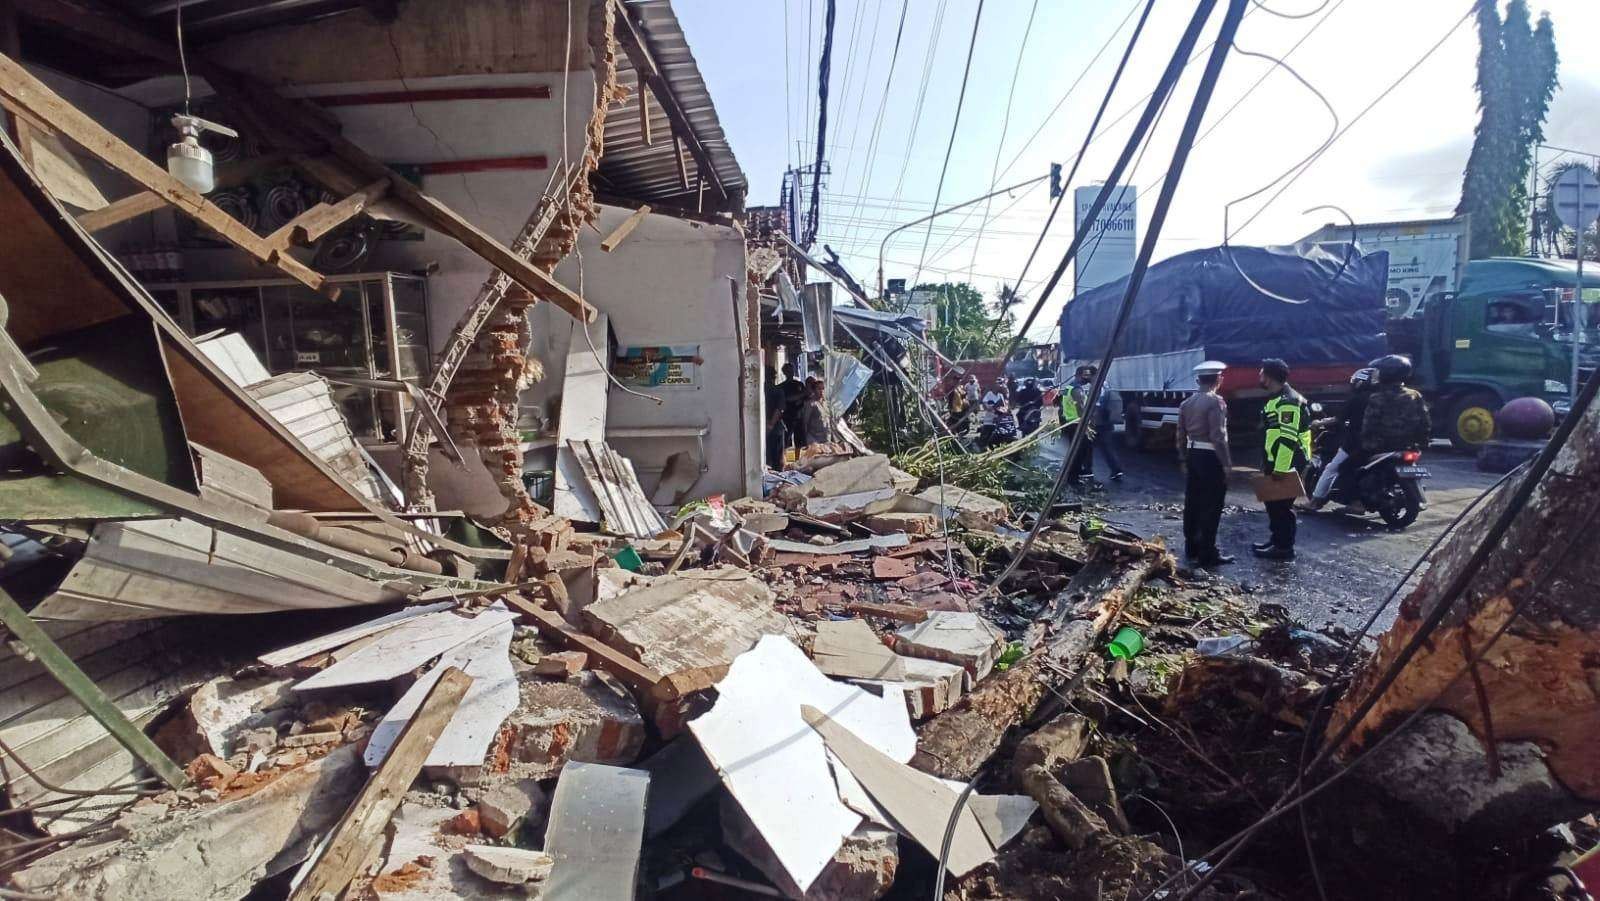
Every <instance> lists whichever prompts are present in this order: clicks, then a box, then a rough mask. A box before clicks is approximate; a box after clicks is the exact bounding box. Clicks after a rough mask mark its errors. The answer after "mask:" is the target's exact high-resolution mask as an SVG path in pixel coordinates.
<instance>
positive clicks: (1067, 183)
mask: <svg viewBox="0 0 1600 901" xmlns="http://www.w3.org/2000/svg"><path fill="white" fill-rule="evenodd" d="M1155 7H1156V0H1146V3H1145V6H1144V13H1143V14H1141V15H1140V16H1139V23H1138V24H1137V25H1135V26H1134V28H1133V34H1132V35H1130V36H1129V38H1128V46H1127V47H1126V48H1125V49H1124V50H1123V51H1122V59H1120V60H1119V61H1118V62H1117V68H1116V71H1115V72H1113V73H1112V74H1111V85H1110V86H1109V87H1107V88H1106V93H1105V96H1104V97H1102V98H1101V99H1100V107H1099V109H1097V110H1095V113H1094V118H1093V119H1092V120H1090V122H1089V131H1088V133H1086V134H1085V135H1084V136H1083V144H1082V145H1081V146H1079V148H1078V155H1077V156H1075V157H1073V159H1072V168H1071V169H1070V170H1068V172H1067V176H1066V178H1064V179H1062V181H1061V193H1060V194H1057V195H1056V202H1055V205H1054V206H1052V207H1051V208H1050V215H1049V216H1047V217H1046V218H1045V220H1044V227H1043V228H1041V229H1039V239H1038V240H1037V241H1035V242H1034V243H1033V250H1031V251H1029V252H1028V259H1027V260H1026V261H1025V262H1024V263H1023V264H1022V272H1020V273H1019V274H1018V275H1017V280H1016V282H1015V283H1014V284H1016V285H1017V287H1018V290H1020V289H1021V285H1022V282H1023V280H1025V279H1026V278H1027V277H1028V270H1029V269H1030V268H1032V267H1033V260H1034V257H1036V256H1038V254H1039V248H1040V247H1042V246H1043V245H1044V239H1045V236H1046V235H1048V234H1050V226H1051V225H1053V224H1054V223H1055V221H1056V214H1057V213H1059V212H1060V211H1061V204H1062V203H1063V202H1064V201H1065V200H1066V199H1067V194H1068V193H1070V191H1071V188H1072V180H1073V179H1074V178H1076V177H1077V175H1078V166H1079V165H1080V164H1081V163H1082V162H1083V157H1084V154H1086V153H1088V152H1089V145H1090V144H1092V143H1094V140H1095V137H1096V136H1097V135H1099V134H1101V132H1100V131H1099V128H1100V120H1101V119H1102V118H1103V117H1104V116H1105V114H1106V107H1108V106H1110V105H1111V98H1112V96H1114V95H1115V94H1116V90H1117V85H1118V84H1120V83H1121V82H1122V73H1123V72H1124V71H1125V70H1126V69H1127V67H1128V60H1129V59H1130V58H1132V56H1133V48H1134V47H1136V46H1138V43H1139V35H1141V34H1143V33H1144V26H1145V23H1146V22H1148V21H1149V19H1150V12H1151V10H1153V9H1155ZM1190 61H1192V60H1190ZM1188 65H1189V61H1185V62H1184V67H1185V68H1187V67H1188ZM1170 71H1171V64H1170V63H1169V64H1168V73H1166V74H1163V77H1162V78H1163V82H1162V83H1163V84H1166V85H1167V87H1166V93H1167V94H1168V95H1170V93H1171V90H1172V86H1171V84H1170V83H1168V80H1167V75H1168V74H1170ZM1174 80H1175V79H1174ZM1161 89H1162V88H1161V85H1157V90H1161ZM1152 99H1154V92H1152V93H1151V95H1150V97H1148V98H1147V101H1148V100H1152ZM1165 105H1166V101H1165V99H1163V100H1162V101H1161V106H1162V107H1165ZM1146 106H1147V113H1148V103H1147V104H1146ZM1138 132H1139V130H1138V128H1137V127H1136V128H1135V133H1136V134H1137V133H1138ZM1114 180H1119V179H1114ZM1110 188H1111V184H1110V183H1108V184H1107V187H1106V188H1104V189H1102V190H1101V192H1100V194H1101V198H1104V197H1105V196H1106V192H1107V191H1109V190H1110ZM1098 202H1103V200H1100V201H1097V203H1098ZM1098 215H1099V210H1098V209H1096V210H1094V211H1093V212H1092V213H1091V214H1090V221H1091V222H1092V221H1093V220H1094V218H1095V217H1096V216H1098ZM1080 240H1081V237H1080V236H1078V235H1074V236H1073V248H1072V249H1071V250H1069V251H1068V253H1069V254H1071V253H1072V252H1074V251H1075V250H1076V247H1077V244H1078V242H1079V241H1080ZM1065 269H1066V262H1065V260H1063V262H1062V265H1061V267H1060V268H1059V269H1057V270H1056V274H1055V275H1054V276H1053V277H1052V278H1051V280H1050V281H1049V282H1047V283H1046V286H1045V289H1044V293H1043V294H1042V295H1040V297H1039V299H1038V301H1037V302H1035V303H1034V307H1033V311H1032V312H1031V313H1029V314H1028V318H1027V321H1026V322H1025V323H1024V324H1023V325H1022V327H1021V328H1019V329H1018V330H1017V337H1016V338H1014V339H1012V341H1011V345H1010V347H1008V348H1007V349H1006V354H1005V356H1006V358H1007V359H1009V358H1010V356H1011V355H1012V354H1014V353H1016V351H1017V345H1018V344H1020V343H1021V337H1022V335H1023V334H1025V333H1026V332H1027V331H1028V327H1029V326H1031V325H1032V324H1033V320H1034V317H1036V316H1038V315H1039V310H1041V309H1043V308H1044V304H1045V301H1047V300H1049V298H1050V292H1051V291H1052V290H1054V288H1055V283H1056V282H1057V281H1059V280H1060V278H1061V272H1062V271H1064V270H1065ZM1005 314H1006V310H1005V308H1004V307H1002V308H1001V310H1000V316H999V317H998V318H996V319H995V324H994V327H993V328H991V329H990V330H989V340H991V341H992V340H994V336H995V333H996V332H997V331H998V330H999V328H1000V325H1001V323H1003V322H1004V321H1005Z"/></svg>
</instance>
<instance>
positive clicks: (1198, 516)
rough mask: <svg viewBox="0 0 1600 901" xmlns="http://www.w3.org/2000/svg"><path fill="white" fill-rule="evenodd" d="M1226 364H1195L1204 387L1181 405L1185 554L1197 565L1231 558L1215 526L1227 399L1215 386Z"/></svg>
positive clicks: (1222, 482) (1223, 473)
mask: <svg viewBox="0 0 1600 901" xmlns="http://www.w3.org/2000/svg"><path fill="white" fill-rule="evenodd" d="M1226 368H1227V367H1226V366H1224V365H1223V364H1221V363H1218V362H1215V361H1209V360H1208V361H1206V362H1204V363H1201V364H1200V365H1198V366H1196V367H1195V368H1194V380H1195V383H1196V384H1198V385H1199V386H1200V390H1199V391H1196V392H1195V393H1193V394H1191V395H1189V397H1188V398H1186V399H1185V400H1184V402H1183V404H1182V405H1180V406H1179V407H1178V462H1179V465H1180V466H1181V467H1182V468H1183V473H1184V485H1183V555H1184V557H1185V558H1186V559H1187V560H1188V561H1189V562H1191V563H1193V564H1195V565H1197V566H1203V567H1212V566H1223V565H1225V564H1228V563H1232V562H1233V558H1232V557H1230V556H1228V555H1227V554H1224V553H1222V552H1221V551H1220V550H1218V549H1217V527H1218V525H1219V524H1220V523H1221V522H1222V507H1223V504H1224V503H1226V501H1227V499H1228V472H1229V470H1231V469H1232V468H1233V460H1232V458H1231V457H1230V456H1229V453H1228V403H1227V401H1224V400H1223V399H1222V398H1221V396H1219V395H1218V394H1217V391H1218V390H1219V389H1220V388H1221V387H1222V372H1223V370H1224V369H1226Z"/></svg>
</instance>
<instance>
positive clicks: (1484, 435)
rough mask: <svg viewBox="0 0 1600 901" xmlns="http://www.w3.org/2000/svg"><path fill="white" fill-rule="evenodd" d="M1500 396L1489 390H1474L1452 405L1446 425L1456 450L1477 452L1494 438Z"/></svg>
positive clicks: (1457, 399)
mask: <svg viewBox="0 0 1600 901" xmlns="http://www.w3.org/2000/svg"><path fill="white" fill-rule="evenodd" d="M1499 409H1500V398H1499V397H1497V396H1496V395H1494V394H1491V393H1490V392H1488V391H1474V392H1471V393H1469V394H1463V395H1462V396H1460V397H1458V398H1456V400H1455V402H1454V403H1452V404H1451V405H1450V414H1449V418H1447V419H1446V420H1445V426H1446V428H1447V430H1448V434H1449V436H1450V443H1451V444H1452V445H1454V446H1455V449H1456V450H1459V451H1468V452H1473V453H1476V452H1477V450H1478V448H1479V447H1482V446H1483V445H1485V444H1487V443H1489V441H1490V440H1491V439H1493V438H1494V414H1495V412H1496V411H1498V410H1499Z"/></svg>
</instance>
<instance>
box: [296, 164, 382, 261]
mask: <svg viewBox="0 0 1600 901" xmlns="http://www.w3.org/2000/svg"><path fill="white" fill-rule="evenodd" d="M387 193H389V182H388V180H386V179H380V180H378V181H375V182H373V183H372V184H369V185H367V186H366V187H364V188H362V189H361V190H359V191H356V192H354V193H352V194H350V195H349V196H347V197H345V198H344V199H343V200H341V201H339V202H338V203H319V204H316V205H315V206H313V207H311V208H310V209H308V210H306V211H305V212H303V213H301V214H300V215H298V216H296V217H294V218H293V219H291V220H289V221H288V222H285V223H284V224H283V226H282V227H280V228H279V229H278V230H277V231H275V232H273V233H272V234H270V235H268V236H267V242H268V243H269V244H271V245H272V246H273V247H275V248H277V249H278V250H279V251H280V252H282V251H286V250H288V249H289V248H290V247H292V246H294V245H297V244H298V245H301V246H304V245H307V244H310V243H312V242H314V241H317V240H319V239H321V238H322V236H323V235H326V234H327V233H328V232H331V231H333V230H334V229H336V228H338V227H339V226H341V225H343V224H345V223H346V222H349V221H350V220H351V219H354V218H355V217H357V216H359V215H361V214H362V213H363V212H365V211H366V209H367V207H369V206H371V205H372V204H374V203H377V202H378V201H379V200H380V199H382V198H383V196H384V195H385V194H387Z"/></svg>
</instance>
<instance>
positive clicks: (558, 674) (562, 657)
mask: <svg viewBox="0 0 1600 901" xmlns="http://www.w3.org/2000/svg"><path fill="white" fill-rule="evenodd" d="M588 665H589V655H588V654H585V653H584V652H582V651H551V652H550V653H548V654H545V655H544V656H542V657H540V658H539V662H538V663H535V664H534V665H533V674H534V675H535V676H548V677H551V678H555V679H565V678H567V677H568V676H576V675H577V674H578V673H580V672H582V671H583V670H584V669H585V668H586V667H588Z"/></svg>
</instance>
